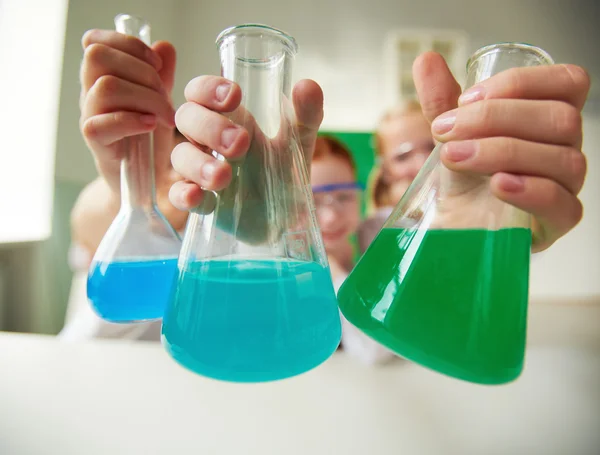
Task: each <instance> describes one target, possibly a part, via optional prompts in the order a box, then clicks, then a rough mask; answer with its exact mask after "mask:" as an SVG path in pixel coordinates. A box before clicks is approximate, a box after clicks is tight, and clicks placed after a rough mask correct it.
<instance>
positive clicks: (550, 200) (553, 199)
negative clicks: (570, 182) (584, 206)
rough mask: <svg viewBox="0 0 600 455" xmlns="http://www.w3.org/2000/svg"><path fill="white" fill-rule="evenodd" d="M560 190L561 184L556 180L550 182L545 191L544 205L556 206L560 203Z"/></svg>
mask: <svg viewBox="0 0 600 455" xmlns="http://www.w3.org/2000/svg"><path fill="white" fill-rule="evenodd" d="M561 190H562V188H561V186H560V185H559V184H558V183H556V182H552V184H551V185H548V188H547V190H546V191H545V194H546V205H547V206H548V207H558V206H559V205H560V202H561V199H562V196H563V194H562V191H561Z"/></svg>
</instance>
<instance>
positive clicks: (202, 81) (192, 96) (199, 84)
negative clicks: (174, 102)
mask: <svg viewBox="0 0 600 455" xmlns="http://www.w3.org/2000/svg"><path fill="white" fill-rule="evenodd" d="M209 77H210V76H197V77H195V78H194V79H192V80H191V81H190V82H188V84H187V85H186V86H185V90H184V96H185V99H186V100H197V99H203V98H205V97H204V96H203V94H204V92H206V87H207V86H208V84H207V81H208V79H209Z"/></svg>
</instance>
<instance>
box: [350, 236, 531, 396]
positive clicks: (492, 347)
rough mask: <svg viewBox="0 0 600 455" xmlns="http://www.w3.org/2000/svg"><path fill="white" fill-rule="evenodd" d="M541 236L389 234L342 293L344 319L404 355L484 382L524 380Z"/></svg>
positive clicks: (368, 254) (376, 242)
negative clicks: (534, 262)
mask: <svg viewBox="0 0 600 455" xmlns="http://www.w3.org/2000/svg"><path fill="white" fill-rule="evenodd" d="M530 247H531V231H530V230H529V229H523V228H510V229H501V230H498V231H488V230H431V231H425V230H405V229H388V228H386V229H383V230H382V231H381V232H380V233H379V235H378V236H377V238H376V239H375V240H374V241H373V243H372V244H371V246H370V247H369V249H368V250H367V251H366V252H365V254H364V256H363V257H362V259H361V260H360V261H359V263H358V264H357V265H356V267H355V268H354V270H353V272H352V273H351V274H350V276H349V277H348V279H347V280H346V282H345V283H344V284H343V286H342V287H341V289H340V291H339V293H338V301H339V304H340V309H341V311H342V313H343V314H344V316H345V317H346V318H347V319H348V320H349V321H350V322H351V323H352V324H354V325H355V326H356V327H358V328H359V329H361V330H362V331H363V332H365V333H366V334H367V335H369V336H370V337H372V338H373V339H375V340H376V341H378V342H380V343H381V344H383V345H385V346H387V347H388V348H390V349H391V350H392V351H394V352H396V353H397V354H399V355H401V356H403V357H405V358H407V359H410V360H412V361H414V362H417V363H419V364H421V365H423V366H426V367H428V368H431V369H433V370H435V371H438V372H440V373H444V374H446V375H449V376H453V377H456V378H460V379H463V380H467V381H471V382H476V383H482V384H501V383H506V382H509V381H512V380H514V379H515V378H517V377H518V376H519V375H520V373H521V371H522V368H523V359H524V351H525V338H526V327H527V301H528V287H529V259H530Z"/></svg>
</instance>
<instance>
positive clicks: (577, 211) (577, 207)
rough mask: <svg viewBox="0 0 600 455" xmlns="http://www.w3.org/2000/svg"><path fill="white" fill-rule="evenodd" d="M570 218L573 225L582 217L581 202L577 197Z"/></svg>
mask: <svg viewBox="0 0 600 455" xmlns="http://www.w3.org/2000/svg"><path fill="white" fill-rule="evenodd" d="M571 219H572V220H573V226H575V225H577V224H579V222H580V221H581V220H582V219H583V204H582V203H581V201H580V200H579V199H576V203H575V204H573V211H572V215H571Z"/></svg>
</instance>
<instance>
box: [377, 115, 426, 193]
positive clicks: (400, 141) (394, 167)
mask: <svg viewBox="0 0 600 455" xmlns="http://www.w3.org/2000/svg"><path fill="white" fill-rule="evenodd" d="M379 135H380V138H381V146H382V150H381V158H382V170H383V171H384V173H385V175H386V179H387V180H388V182H389V183H390V184H391V187H392V191H391V194H390V195H389V196H390V198H391V202H392V203H393V204H396V203H397V202H398V201H399V200H400V198H401V197H402V195H403V194H404V192H405V191H406V189H407V188H408V187H409V185H410V184H411V183H412V181H413V180H414V178H415V177H416V176H417V173H418V172H419V171H420V170H421V167H422V166H423V164H424V163H425V161H426V160H427V158H428V157H429V155H430V154H431V151H432V150H433V147H434V142H433V139H432V137H431V131H430V127H429V123H428V122H427V120H426V119H425V117H423V115H422V114H420V113H412V114H407V115H404V116H402V117H398V118H397V119H394V120H391V121H390V122H389V123H388V124H386V125H385V127H384V128H382V129H381V131H380V132H379Z"/></svg>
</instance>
